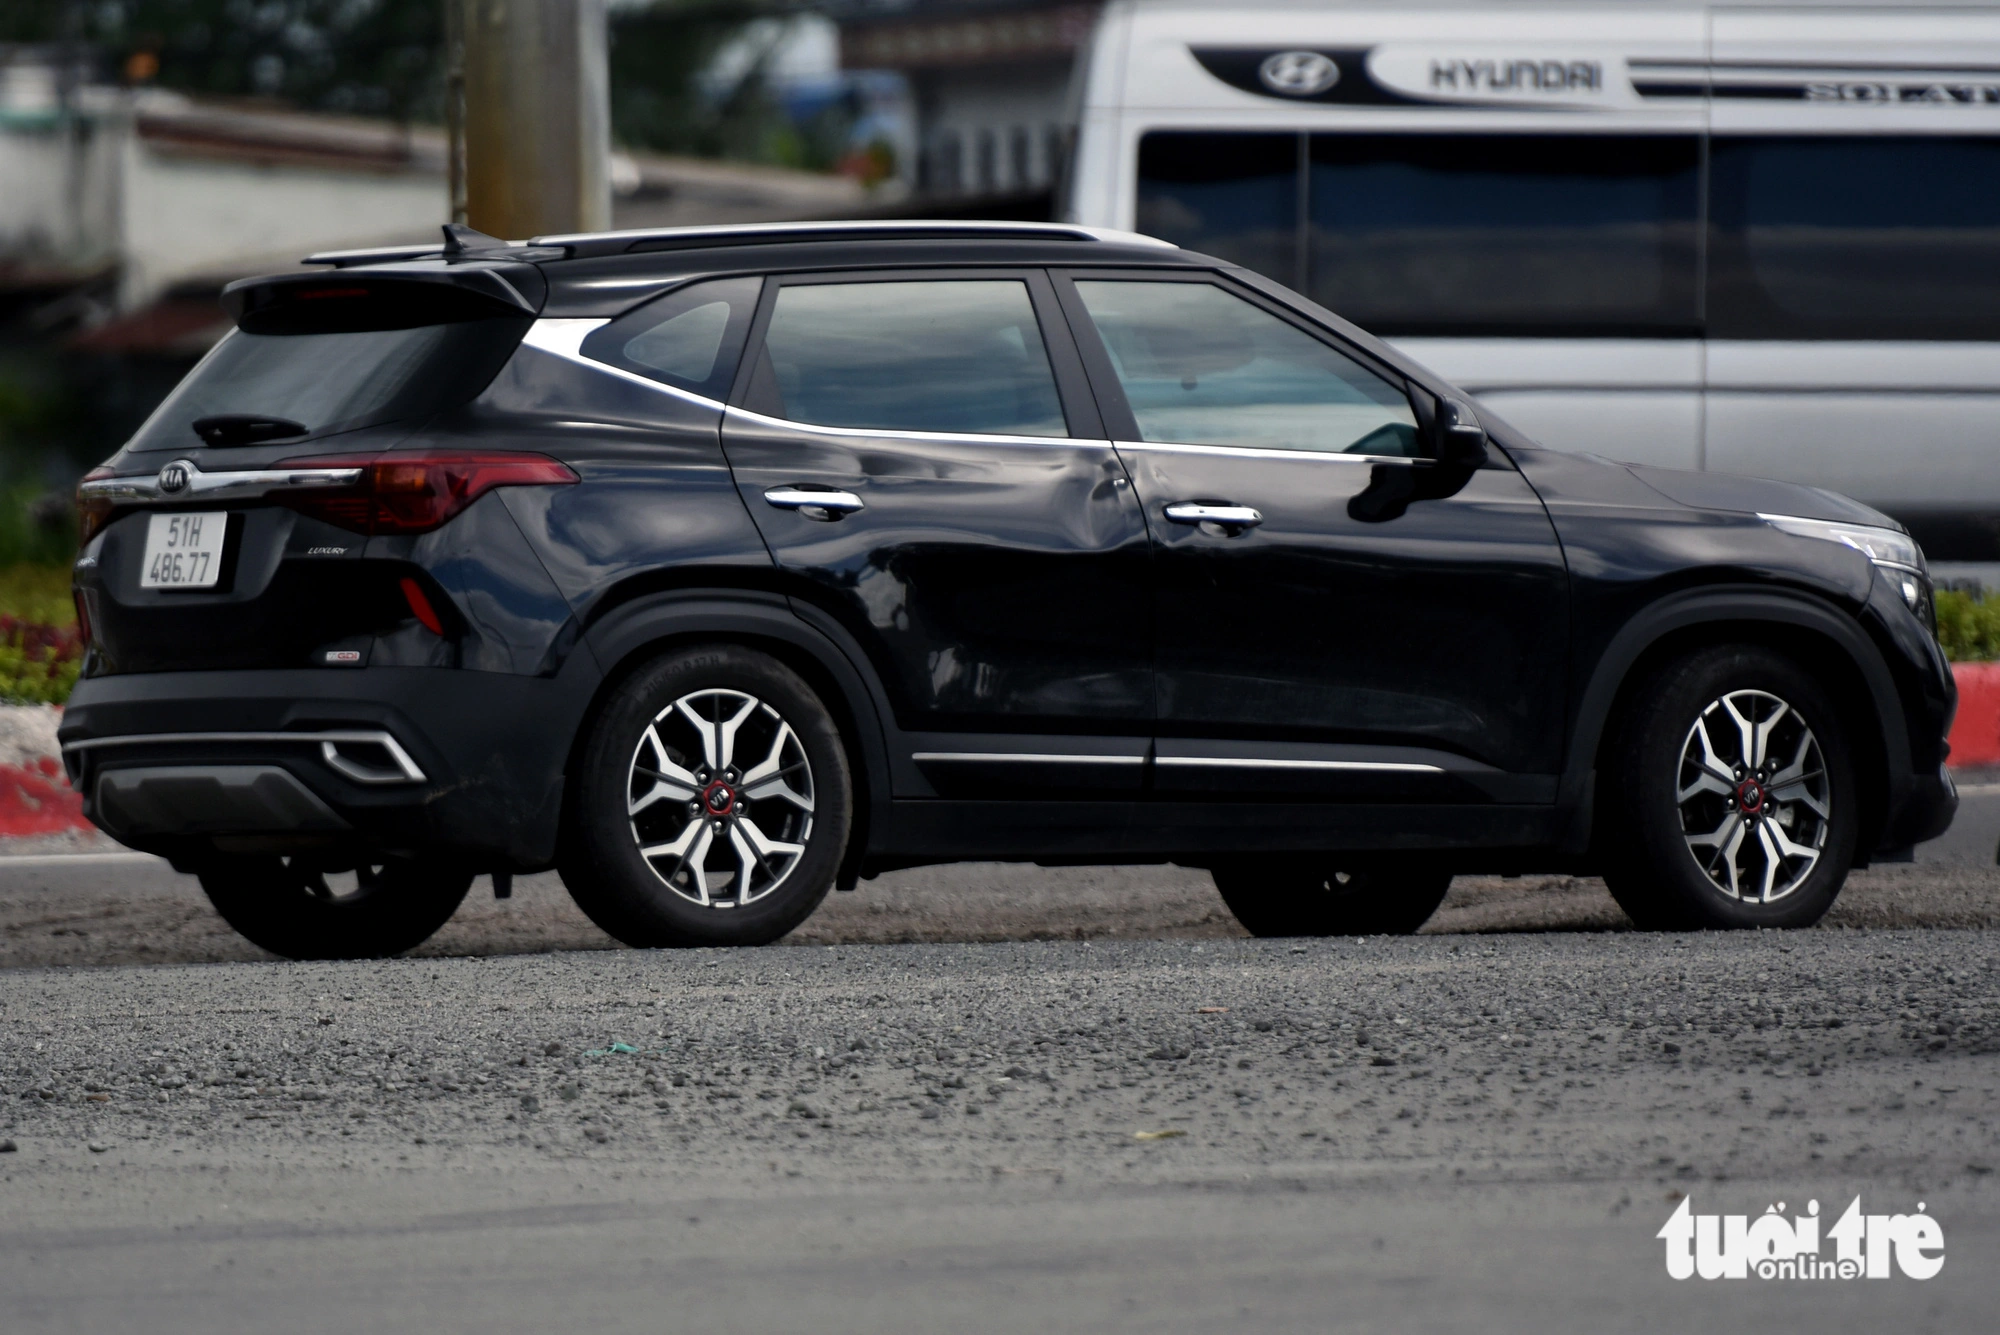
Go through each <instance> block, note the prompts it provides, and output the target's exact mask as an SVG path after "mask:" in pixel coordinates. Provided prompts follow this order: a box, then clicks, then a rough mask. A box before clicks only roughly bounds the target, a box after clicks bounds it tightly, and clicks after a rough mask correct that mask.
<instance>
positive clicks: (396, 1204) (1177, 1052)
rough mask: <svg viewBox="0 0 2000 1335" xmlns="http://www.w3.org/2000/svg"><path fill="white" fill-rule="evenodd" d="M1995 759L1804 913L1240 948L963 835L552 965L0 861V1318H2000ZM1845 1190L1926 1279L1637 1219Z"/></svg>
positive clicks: (25, 1327)
mask: <svg viewBox="0 0 2000 1335" xmlns="http://www.w3.org/2000/svg"><path fill="white" fill-rule="evenodd" d="M1996 798H2000V793H1987V792H1976V793H1975V794H1974V795H1973V797H1972V798H1971V799H1970V800H1969V801H1968V806H1967V815H1966V817H1965V818H1964V819H1962V821H1961V824H1960V826H1959V829H1958V831H1957V834H1958V838H1959V840H1960V841H1961V842H1962V844H1963V847H1962V848H1958V847H1956V846H1943V845H1942V843H1941V846H1937V847H1932V848H1929V849H1926V850H1923V851H1922V854H1921V857H1920V861H1919V862H1918V863H1916V864H1915V865H1913V866H1908V867H1891V868H1878V869H1875V870H1871V871H1869V872H1866V873H1862V874H1860V875H1859V876H1857V877H1856V878H1855V883H1854V885H1853V886H1852V887H1850V894H1849V895H1847V896H1844V897H1843V902H1842V906H1841V908H1840V909H1839V910H1837V912H1836V915H1835V918H1834V919H1833V920H1831V925H1828V926H1824V927H1822V928H1819V929H1816V930H1812V931H1804V932H1791V933H1782V934H1780V933H1759V934H1746V935H1719V934H1709V935H1694V936H1675V935H1658V934H1646V933H1638V932H1633V931H1629V930H1619V922H1618V918H1617V915H1616V909H1615V906H1611V907H1610V908H1609V909H1607V908H1606V907H1605V905H1606V904H1607V903H1608V901H1607V900H1605V899H1604V897H1603V892H1602V887H1601V886H1596V885H1595V884H1594V883H1590V882H1565V881H1560V880H1544V881H1523V882H1506V881H1480V882H1477V883H1467V884H1465V885H1461V886H1455V887H1454V890H1453V896H1454V900H1455V902H1454V903H1453V904H1450V905H1448V906H1447V911H1446V912H1445V913H1442V914H1441V915H1440V921H1439V923H1438V924H1436V926H1439V927H1440V928H1443V929H1444V930H1440V931H1437V932H1434V933H1430V934H1426V935H1424V936H1419V937H1415V938H1403V939H1381V938H1376V939H1369V940H1360V941H1357V940H1353V939H1346V938H1341V939H1334V940H1327V941H1309V942H1306V941H1302V942H1286V941H1254V940H1248V939H1243V938H1241V937H1240V936H1237V935H1235V934H1234V931H1233V927H1232V926H1231V925H1230V924H1228V923H1227V922H1226V920H1216V919H1212V918H1211V917H1210V916H1209V914H1210V912H1211V909H1212V906H1213V905H1212V896H1213V891H1212V889H1209V888H1207V887H1206V886H1205V881H1204V880H1203V879H1202V878H1198V877H1195V876H1194V875H1193V874H1189V873H1181V872H1176V871H1174V870H1173V869H1165V868H1143V869H1121V870H1117V871H1111V872H1093V873H1088V874H1084V873H1077V872H1047V871H1036V870H1034V869H1028V868H990V867H989V868H958V869H951V870H950V871H948V872H946V871H933V872H930V873H925V872H911V873H905V874H901V875H900V876H899V877H898V878H897V879H895V880H891V878H887V877H885V878H883V880H882V881H881V882H876V883H873V884H871V885H864V887H863V888H862V890H861V891H859V892H857V893H856V894H855V895H852V896H841V897H838V898H837V900H836V901H835V902H833V903H831V904H830V905H829V907H828V909H827V910H826V912H825V913H824V914H823V915H822V919H824V921H822V920H819V919H816V920H815V921H816V922H819V923H820V926H819V928H818V930H819V931H821V932H822V933H823V934H824V935H826V936H828V937H838V936H841V935H842V934H846V935H848V936H850V937H855V938H860V940H858V941H857V940H849V941H833V942H831V943H828V942H827V941H812V940H800V939H798V938H794V944H793V946H792V947H791V948H774V949H764V950H753V951H735V952H731V951H692V952H652V951H629V950H621V949H596V950H587V949H562V950H559V951H556V952H555V953H529V952H531V951H534V950H536V949H537V948H538V947H537V946H536V945H535V944H534V943H533V940H532V938H533V936H534V932H533V930H531V927H532V925H533V924H535V923H539V924H541V925H542V926H549V925H551V924H554V925H556V926H561V921H562V920H560V919H558V918H555V917H550V916H548V915H549V914H553V913H554V912H555V909H554V907H553V906H554V904H555V903H556V902H557V901H555V900H553V899H552V900H551V901H550V903H549V904H548V905H545V906H544V908H545V910H546V912H544V913H542V916H539V917H538V916H536V914H535V913H528V914H524V915H521V916H520V917H519V919H518V920H517V919H513V918H508V917H506V915H507V914H508V913H513V912H515V911H517V910H519V909H521V908H522V907H523V905H524V903H530V902H531V901H529V900H526V899H524V898H523V897H517V899H516V900H513V901H507V902H505V903H503V904H497V905H496V904H494V903H493V901H491V900H490V899H485V900H483V901H482V902H481V903H479V904H468V906H467V909H466V910H465V911H464V912H463V913H462V914H461V918H464V919H466V920H467V922H468V923H476V922H479V921H487V922H488V926H487V927H484V928H478V929H477V930H480V931H485V932H487V933H488V934H489V943H490V944H492V945H493V947H494V948H493V949H492V950H490V951H486V952H483V953H472V954H465V953H462V952H461V953H459V954H457V955H455V956H449V957H448V956H444V955H437V956H432V957H424V958H413V959H404V960H394V961H381V962H371V963H355V964H284V963H267V962H257V961H255V960H250V959H247V958H245V959H241V960H238V961H236V962H220V963H166V964H156V965H150V966H143V967H133V966H132V965H129V964H106V965H104V966H103V967H45V964H46V961H44V962H43V963H40V964H38V963H34V962H32V961H31V960H30V959H28V958H24V957H32V956H34V955H35V954H36V952H37V951H39V952H41V954H42V955H46V954H47V953H48V949H47V948H46V943H48V942H60V943H67V944H65V945H64V946H63V948H64V949H74V950H79V951H82V952H83V954H82V955H81V956H73V957H72V958H75V959H77V960H78V962H85V961H88V960H89V959H91V958H93V956H92V955H91V953H90V952H92V951H97V952H98V954H97V955H96V956H95V958H98V959H100V960H102V959H103V958H104V957H106V956H114V957H119V958H131V956H132V952H133V950H134V948H135V947H136V946H139V945H144V944H146V943H145V942H144V941H141V940H137V939H135V937H134V930H135V929H136V928H138V927H141V926H143V925H145V924H155V925H157V924H159V923H161V922H166V921H169V920H171V919H172V916H173V915H175V914H185V915H194V914H196V913H198V912H199V910H200V906H199V903H198V901H190V900H188V899H187V898H186V895H187V890H186V887H185V886H179V887H178V888H176V886H177V883H178V880H179V878H172V877H170V876H164V875H163V874H162V873H160V872H159V871H158V869H157V868H154V867H151V866H150V864H144V863H139V862H133V861H129V860H125V861H117V860H99V861H97V862H96V863H95V865H94V869H93V867H92V864H89V863H81V862H75V861H71V862H66V863H54V864H51V863H47V862H35V863H25V862H19V861H16V862H13V863H5V862H0V922H4V924H5V926H6V929H7V930H6V940H7V941H8V943H9V944H8V947H7V948H8V951H9V952H10V954H9V958H10V959H12V960H14V961H15V962H16V963H17V964H19V965H26V966H27V967H14V968H10V969H0V1096H4V1098H3V1099H0V1296H4V1298H5V1309H6V1311H7V1312H8V1320H7V1322H6V1326H7V1329H9V1330H10V1331H12V1330H21V1331H35V1332H39V1331H55V1330H74V1331H105V1330H124V1329H141V1328H143V1329H146V1330H149V1331H165V1332H174V1331H182V1330H188V1331H194V1330H200V1331H213V1330H218V1329H221V1330H231V1329H237V1328H247V1327H252V1326H256V1327H259V1328H276V1329H283V1330H288V1331H293V1330H295V1331H321V1330H326V1331H333V1330H342V1331H347V1330H352V1329H356V1328H380V1327H385V1326H388V1327H396V1328H402V1327H410V1328H425V1329H431V1330H438V1331H458V1330H466V1331H474V1330H477V1331H513V1330H544V1329H551V1328H555V1329H572V1328H589V1329H598V1330H609V1331H619V1330H660V1329H688V1330H697V1329H698V1330H704V1331H708V1330H719V1331H735V1330H741V1331H769V1330H808V1329H810V1330H813V1331H816V1332H838V1331H848V1330H853V1331H864V1330H865V1331H870V1332H876V1331H888V1330H925V1331H935V1330H960V1329H979V1330H988V1329H991V1330H1017V1329H1018V1330H1027V1329H1035V1330H1044V1329H1063V1330H1072V1329H1073V1330H1114V1329H1148V1330H1175V1331H1178V1330H1186V1331H1197V1330H1199V1331H1210V1330H1215V1329H1217V1328H1220V1327H1223V1326H1225V1325H1226V1326H1228V1327H1230V1328H1234V1329H1252V1330H1325V1329H1357V1330H1383V1331H1407V1330H1415V1329H1448V1330H1475V1329H1476V1330H1481V1331H1491V1330H1515V1329H1534V1330H1537V1331H1571V1330H1575V1331H1593V1332H1595V1331H1606V1330H1623V1329H1631V1330H1641V1329H1643V1330H1648V1331H1660V1330H1669V1331H1671V1330H1696V1329H1701V1330H1713V1329H1716V1328H1718V1327H1719V1328H1722V1329H1739V1328H1749V1327H1751V1326H1753V1325H1757V1326H1772V1327H1777V1328H1785V1329H1790V1328H1813V1329H1815V1330H1820V1331H1829V1332H1831V1331H1850V1330H1851V1331H1864V1330H1866V1331H1875V1330H1880V1329H1884V1328H1890V1327H1894V1328H1897V1329H1909V1330H1916V1331H1923V1330H1937V1331H1960V1330H1967V1331H1969V1330H1984V1329H1988V1328H1990V1318H1991V1312H1992V1310H1993V1307H1994V1304H1995V1303H1996V1301H2000V1270H1996V1267H1995V1266H1994V1265H1993V1259H1994V1257H1995V1255H1996V1247H2000V1192H1996V1190H1995V1187H1994V1169H1995V1167H1996V1166H2000V1101H1996V1098H1995V1095H1996V1093H2000V960H1996V958H1995V952H1994V950H1993V947H1992V942H1993V940H1994V936H1993V933H1992V932H1991V931H1990V930H1986V929H1985V925H1986V924H1988V923H1990V922H1992V914H1993V910H1994V903H1995V900H1996V898H2000V896H1997V895H1996V891H2000V870H1996V869H1994V868H1993V867H1992V866H1991V864H1990V859H1991V855H1992V854H1991V841H1992V839H1993V837H1994V835H1995V833H1996V832H1995V831H1994V830H1993V829H1992V827H1991V825H1988V827H1987V828H1986V829H1985V830H1984V831H1983V832H1982V831H1981V830H1980V829H1979V828H1977V827H1978V825H1979V824H1980V823H1981V822H1989V821H1993V820H1994V819H1995V818H1996V817H2000V801H1996V800H1995V799H1996ZM1981 840H1984V841H1986V844H1985V850H1984V855H1983V856H1981V849H1980V847H1979V841H1981ZM119 877H134V878H137V880H136V882H135V884H133V885H127V886H126V887H125V889H123V890H119V889H117V888H116V887H115V886H112V888H109V889H107V888H106V887H107V884H108V883H109V882H114V881H116V880H117V879H118V878H119ZM147 877H154V878H156V880H154V881H148V880H147V879H146V878H147ZM135 885H136V886H137V888H135ZM146 885H151V886H152V887H153V888H152V889H151V890H147V889H145V888H144V887H145V886H146ZM93 894H94V895H97V896H99V899H97V900H92V899H91V898H90V896H91V895H93ZM84 901H87V902H90V903H101V904H102V905H103V906H106V907H110V908H112V909H113V910H114V912H113V914H112V915H111V916H108V917H103V916H101V917H99V918H97V919H95V920H94V921H95V922H96V924H97V927H96V928H92V927H89V926H85V927H83V928H81V929H80V930H82V931H83V932H85V933H86V934H85V935H82V936H74V935H69V934H68V933H69V932H70V931H71V930H73V929H71V928H68V927H60V928H59V927H56V926H50V925H49V922H50V921H56V920H62V914H63V912H64V911H65V906H68V907H69V908H74V907H75V905H76V904H77V903H78V902H84ZM981 905H984V906H985V907H984V909H983V910H982V909H981V908H980V906H981ZM1145 905H1151V906H1152V909H1151V917H1150V918H1149V917H1148V916H1146V912H1147V911H1146V910H1145V909H1144V907H1143V906H1145ZM1524 905H1525V906H1526V907H1523V906H1524ZM37 906H39V909H40V910H41V911H42V914H43V919H42V920H41V921H39V922H37V921H31V918H32V916H33V912H34V911H35V910H36V909H37ZM121 906H122V907H121ZM149 906H150V907H149ZM1107 906H1109V907H1107ZM1135 906H1139V907H1135ZM982 911H983V913H984V916H983V917H982V916H980V914H981V912H982ZM537 912H541V911H537ZM121 914H122V915H123V916H119V915H121ZM149 915H151V916H149ZM162 915H165V916H162ZM481 915H491V916H490V917H489V918H482V917H481ZM1451 915H1456V917H1453V916H1451ZM1482 915H1484V916H1482ZM1524 915H1525V916H1524ZM954 919H956V922H957V926H956V927H955V928H954V926H953V922H954ZM63 921H67V920H63ZM188 922H189V923H192V922H194V918H193V917H191V916H190V917H189V918H188ZM494 924H503V925H504V924H512V925H511V926H508V927H507V928H506V931H504V932H503V931H502V930H501V927H500V926H496V925H494ZM1036 924H1039V926H1037V925H1036ZM1923 924H1929V925H1923ZM1951 924H1966V925H1963V926H1953V925H1951ZM457 925H458V924H454V926H457ZM1510 926H1511V927H1512V928H1513V930H1505V929H1506V928H1508V927H1510ZM1524 928H1525V929H1526V930H1522V929H1524ZM59 929H60V930H63V931H64V932H65V935H63V936H60V937H57V936H54V935H53V933H54V932H55V931H57V930H59ZM93 931H96V932H97V934H96V935H92V934H90V933H91V932H93ZM954 931H955V932H956V934H957V935H959V936H960V937H961V938H973V939H961V940H958V941H955V942H954V941H951V940H949V939H938V938H940V937H945V938H948V937H949V936H950V935H952V934H953V933H954ZM1006 932H1012V933H1014V934H1015V935H1016V936H1017V937H1021V936H1031V935H1034V934H1036V933H1037V932H1040V933H1042V934H1045V935H1047V936H1050V937H1057V938H1061V939H1044V940H1023V939H1015V940H993V939H990V937H991V935H993V934H996V933H1006ZM508 933H512V935H509V934H508ZM803 935H804V934H803V933H802V934H801V936H803ZM927 936H928V937H930V938H932V939H930V940H924V939H922V938H925V937H927ZM982 937H984V938H986V939H979V938H982ZM1079 937H1080V938H1082V939H1078V938H1079ZM913 938H914V941H913V943H909V944H893V942H896V941H912V939H913ZM214 940H219V938H211V937H210V936H208V935H207V934H205V932H203V931H197V930H196V929H195V928H194V927H193V926H184V927H183V929H182V931H181V933H180V934H179V935H173V934H169V935H168V936H167V937H166V938H164V939H163V940H162V941H159V942H155V943H154V944H155V945H156V946H158V947H159V950H160V952H161V953H159V954H156V955H155V956H154V957H155V958H174V957H176V956H177V957H180V958H189V957H192V958H197V959H199V958H203V957H204V956H203V954H202V952H203V951H204V950H210V948H209V946H206V945H204V944H203V943H204V942H211V941H214ZM37 941H41V942H44V944H43V945H34V943H35V942H37ZM870 941H880V942H884V943H882V944H870V943H868V942H870ZM510 942H511V944H509V943H510ZM546 945H547V942H544V943H543V946H542V947H541V948H545V947H546ZM31 946H32V949H30V947H31ZM218 949H219V947H218ZM213 953H214V951H213V950H210V954H211V955H212V954H213ZM8 1143H11V1144H12V1146H13V1148H12V1149H11V1150H8V1149H5V1145H6V1144H8ZM1857 1195H1858V1196H1860V1197H1861V1198H1862V1201H1863V1206H1864V1208H1865V1210H1866V1211H1867V1212H1868V1213H1871V1214H1873V1213H1881V1214H1884V1215H1888V1214H1905V1213H1909V1212H1912V1211H1914V1210H1916V1209H1917V1208H1918V1203H1919V1202H1922V1205H1923V1210H1924V1211H1925V1212H1926V1213H1928V1215H1929V1216H1930V1217H1931V1218H1933V1219H1935V1220H1937V1221H1938V1224H1939V1226H1940V1228H1941V1229H1942V1232H1943V1236H1944V1240H1945V1243H1944V1250H1945V1256H1946V1263H1945V1266H1944V1269H1943V1271H1942V1273H1941V1274H1939V1275H1938V1277H1937V1278H1935V1279H1932V1280H1928V1281H1923V1282H1918V1281H1915V1280H1911V1279H1908V1278H1906V1277H1898V1278H1891V1279H1882V1280H1856V1281H1849V1282H1826V1283H1823V1284H1799V1283H1789V1284H1787V1283H1767V1282H1763V1281H1758V1280H1755V1279H1749V1280H1740V1281H1731V1280H1718V1281H1714V1282H1707V1281H1703V1280H1699V1279H1694V1280H1686V1281H1675V1280H1673V1279H1671V1278H1669V1277H1668V1275H1667V1272H1666V1269H1665V1265H1664V1257H1663V1243H1662V1242H1660V1241H1659V1240H1657V1239H1656V1238H1655V1234H1656V1233H1657V1232H1658V1231H1659V1229H1660V1228H1661V1226H1662V1225H1663V1224H1665V1223H1666V1221H1667V1220H1668V1218H1669V1217H1670V1215H1671V1214H1672V1212H1673V1211H1674V1210H1675V1209H1676V1208H1677V1206H1678V1205H1679V1203H1680V1202H1681V1200H1682V1199H1683V1198H1686V1199H1687V1200H1688V1201H1689V1202H1690V1203H1691V1206H1692V1208H1693V1209H1694V1210H1696V1211H1698V1212H1701V1213H1722V1214H1744V1215H1749V1216H1758V1215H1761V1214H1762V1213H1764V1211H1765V1209H1766V1207H1767V1206H1771V1205H1776V1204H1777V1203H1778V1202H1781V1201H1782V1202H1785V1203H1786V1212H1787V1213H1792V1214H1796V1213H1797V1212H1798V1211H1799V1210H1800V1208H1801V1204H1800V1203H1801V1202H1802V1201H1804V1200H1808V1199H1809V1200H1813V1201H1817V1202H1819V1203H1820V1205H1821V1206H1822V1213H1823V1217H1825V1218H1828V1219H1830V1218H1832V1217H1833V1216H1834V1215H1837V1214H1838V1213H1839V1212H1840V1211H1841V1210H1843V1209H1844V1208H1845V1207H1846V1205H1847V1203H1848V1201H1849V1200H1851V1199H1852V1198H1854V1197H1855V1196H1857Z"/></svg>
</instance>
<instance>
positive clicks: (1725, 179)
mask: <svg viewBox="0 0 2000 1335" xmlns="http://www.w3.org/2000/svg"><path fill="white" fill-rule="evenodd" d="M1711 152H1712V153H1713V159H1712V165H1711V168H1710V182H1711V184H1710V201H1711V202H1710V206H1709V216H1710V219H1711V223H1712V229H1713V230H1712V232H1711V237H1710V242H1709V297H1708V303H1709V306H1708V309H1709V332H1710V333H1711V334H1714V335H1715V336H1717V337H1719V338H1797V339H1815V338H1884V339H1895V338H1912V339H1928V338H1943V339H2000V139H1991V138H1985V139H1974V138H1952V139H1944V138H1919V137H1913V136H1912V137H1905V136H1895V137H1891V136H1886V135H1879V136H1878V135H1869V136H1851V137H1821V136H1813V137H1787V138H1778V137H1768V138H1717V139H1716V140H1715V142H1714V144H1713V147H1712V149H1711Z"/></svg>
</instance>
